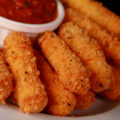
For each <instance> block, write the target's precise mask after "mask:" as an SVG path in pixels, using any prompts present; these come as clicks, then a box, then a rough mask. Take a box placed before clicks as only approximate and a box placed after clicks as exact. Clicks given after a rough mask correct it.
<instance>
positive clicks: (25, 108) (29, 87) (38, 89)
mask: <svg viewBox="0 0 120 120" xmlns="http://www.w3.org/2000/svg"><path fill="white" fill-rule="evenodd" d="M4 52H5V55H6V59H7V62H8V63H9V65H10V69H11V71H12V73H13V75H14V78H15V79H14V87H15V88H14V93H13V98H15V99H16V103H17V104H18V105H19V107H20V110H21V111H22V112H25V113H36V112H41V111H42V110H43V109H44V108H45V106H46V104H47V101H48V99H47V94H46V92H45V87H44V85H43V84H42V83H41V81H40V78H39V71H38V70H37V65H36V58H35V56H34V53H33V49H32V46H31V41H30V39H29V38H27V36H25V35H24V34H23V33H20V32H12V33H10V34H9V35H8V37H7V38H6V39H5V44H4Z"/></svg>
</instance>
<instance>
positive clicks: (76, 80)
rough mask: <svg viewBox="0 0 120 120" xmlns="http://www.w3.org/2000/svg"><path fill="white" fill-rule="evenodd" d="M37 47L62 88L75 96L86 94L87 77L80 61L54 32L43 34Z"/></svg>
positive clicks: (87, 86) (88, 84)
mask: <svg viewBox="0 0 120 120" xmlns="http://www.w3.org/2000/svg"><path fill="white" fill-rule="evenodd" d="M39 46H40V48H41V50H42V52H43V54H44V55H45V57H46V58H47V59H48V61H49V62H50V64H51V65H52V67H53V68H54V69H55V71H56V74H57V75H58V78H59V80H60V82H61V84H63V86H64V87H65V88H66V89H68V90H69V91H71V92H73V93H77V94H86V93H87V91H88V89H89V88H90V83H89V75H88V74H87V70H86V68H85V66H84V65H83V64H82V62H81V61H80V59H79V58H78V57H77V56H76V55H75V54H74V53H73V52H72V51H71V50H70V49H69V47H68V46H67V45H66V44H65V42H64V41H63V40H62V39H60V38H59V37H58V36H57V35H56V34H55V33H54V32H50V31H48V32H45V33H44V35H43V36H42V37H41V38H40V39H39Z"/></svg>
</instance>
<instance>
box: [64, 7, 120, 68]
mask: <svg viewBox="0 0 120 120" xmlns="http://www.w3.org/2000/svg"><path fill="white" fill-rule="evenodd" d="M65 20H66V21H72V22H73V23H75V24H77V25H78V26H79V27H81V28H83V29H84V30H86V31H87V32H88V34H89V35H90V36H91V37H93V38H94V39H96V40H97V41H98V43H99V44H100V45H101V47H102V49H103V50H104V52H105V54H106V55H107V57H109V58H110V59H112V61H113V62H114V63H116V64H117V65H119V66H120V54H119V51H120V41H119V38H117V37H112V36H111V35H110V34H109V33H107V32H106V30H105V29H103V28H101V27H100V26H99V25H98V24H96V23H95V22H93V21H92V20H91V19H89V18H88V17H87V16H85V15H84V14H82V13H81V12H78V11H76V10H75V9H72V8H67V9H66V18H65Z"/></svg>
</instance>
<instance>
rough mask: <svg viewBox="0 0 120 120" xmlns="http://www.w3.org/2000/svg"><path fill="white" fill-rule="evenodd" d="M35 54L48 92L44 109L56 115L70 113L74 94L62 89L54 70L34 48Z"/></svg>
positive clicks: (74, 99)
mask: <svg viewBox="0 0 120 120" xmlns="http://www.w3.org/2000/svg"><path fill="white" fill-rule="evenodd" d="M35 55H36V58H37V63H38V69H39V70H40V77H41V80H42V82H43V84H44V85H45V87H46V91H47V94H48V104H47V108H46V111H47V112H48V113H50V114H53V115H58V116H66V115H68V114H70V113H71V112H72V111H73V110H74V108H75V106H76V98H75V96H74V94H72V93H71V92H69V91H67V90H66V89H64V87H63V86H62V85H61V84H60V82H59V80H58V77H57V75H56V74H55V72H54V71H53V70H52V68H51V67H50V65H49V64H48V62H47V61H46V60H45V58H44V57H43V56H42V55H41V54H40V53H39V52H38V51H37V50H35Z"/></svg>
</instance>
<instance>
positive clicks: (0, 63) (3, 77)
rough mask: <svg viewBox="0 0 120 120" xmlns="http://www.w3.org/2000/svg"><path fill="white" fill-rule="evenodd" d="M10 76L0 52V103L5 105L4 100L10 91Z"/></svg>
mask: <svg viewBox="0 0 120 120" xmlns="http://www.w3.org/2000/svg"><path fill="white" fill-rule="evenodd" d="M12 80H13V77H12V74H11V73H10V71H9V69H8V67H7V65H6V60H5V57H4V55H3V53H2V51H1V50H0V102H1V103H5V99H6V98H7V97H8V96H9V95H10V93H11V91H12Z"/></svg>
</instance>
